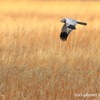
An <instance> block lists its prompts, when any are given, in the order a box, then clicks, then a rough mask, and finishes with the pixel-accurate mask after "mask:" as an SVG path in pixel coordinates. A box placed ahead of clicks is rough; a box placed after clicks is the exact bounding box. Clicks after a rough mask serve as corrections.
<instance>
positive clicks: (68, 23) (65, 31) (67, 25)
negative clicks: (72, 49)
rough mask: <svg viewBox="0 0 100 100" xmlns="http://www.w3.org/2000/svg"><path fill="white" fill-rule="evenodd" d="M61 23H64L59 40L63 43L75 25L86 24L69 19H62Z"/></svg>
mask: <svg viewBox="0 0 100 100" xmlns="http://www.w3.org/2000/svg"><path fill="white" fill-rule="evenodd" d="M61 22H63V23H64V25H63V27H62V30H61V34H60V39H61V40H63V41H65V40H67V37H68V35H69V34H70V32H71V31H72V30H75V29H76V27H75V26H76V24H81V25H87V23H85V22H79V21H76V20H73V19H71V18H64V19H62V20H61Z"/></svg>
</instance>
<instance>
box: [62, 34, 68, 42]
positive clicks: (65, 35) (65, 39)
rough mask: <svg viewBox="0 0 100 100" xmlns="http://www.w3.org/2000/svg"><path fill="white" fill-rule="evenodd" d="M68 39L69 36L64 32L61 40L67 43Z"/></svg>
mask: <svg viewBox="0 0 100 100" xmlns="http://www.w3.org/2000/svg"><path fill="white" fill-rule="evenodd" d="M67 37H68V34H67V33H66V32H62V33H61V34H60V39H61V40H62V41H67Z"/></svg>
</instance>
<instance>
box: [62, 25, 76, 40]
mask: <svg viewBox="0 0 100 100" xmlns="http://www.w3.org/2000/svg"><path fill="white" fill-rule="evenodd" d="M71 27H72V28H75V27H74V26H70V25H69V26H67V25H66V24H64V25H63V27H62V30H61V33H60V39H61V40H62V41H65V40H67V37H68V35H69V33H70V32H71V31H72V30H73V29H71Z"/></svg>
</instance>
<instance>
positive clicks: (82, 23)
mask: <svg viewBox="0 0 100 100" xmlns="http://www.w3.org/2000/svg"><path fill="white" fill-rule="evenodd" d="M77 23H78V24H81V25H87V23H85V22H78V21H77Z"/></svg>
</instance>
